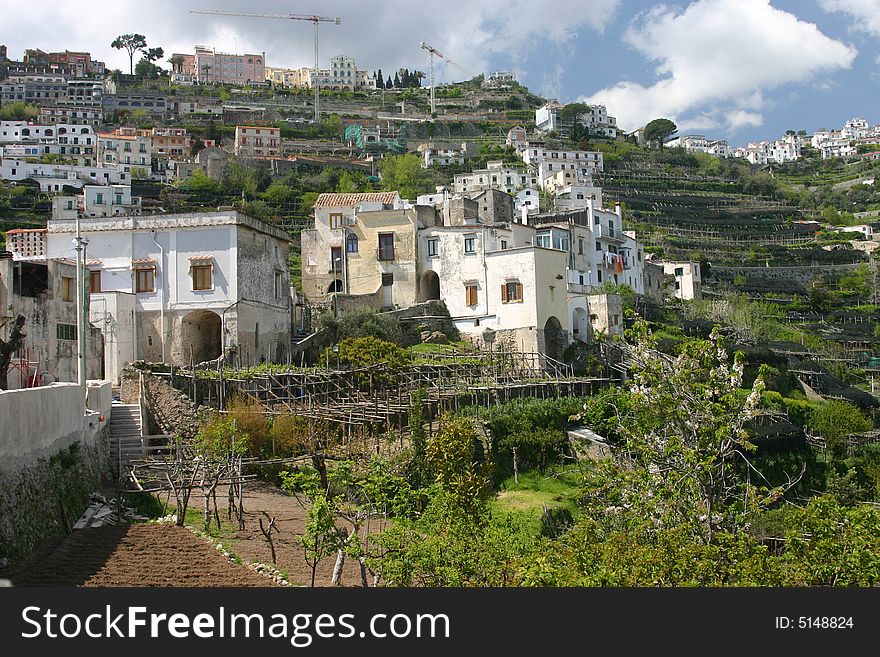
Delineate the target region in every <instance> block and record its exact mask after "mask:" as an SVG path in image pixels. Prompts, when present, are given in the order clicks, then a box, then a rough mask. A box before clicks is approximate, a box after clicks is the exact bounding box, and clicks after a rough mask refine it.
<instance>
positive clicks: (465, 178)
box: [453, 161, 538, 194]
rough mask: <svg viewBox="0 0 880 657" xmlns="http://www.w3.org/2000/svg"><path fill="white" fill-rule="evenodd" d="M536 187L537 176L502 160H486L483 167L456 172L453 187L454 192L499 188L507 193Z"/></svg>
mask: <svg viewBox="0 0 880 657" xmlns="http://www.w3.org/2000/svg"><path fill="white" fill-rule="evenodd" d="M537 187H538V176H537V175H535V174H534V173H532V172H530V171H522V170H520V169H517V168H515V167H512V166H508V165H505V164H504V163H503V162H500V161H499V162H494V161H493V162H487V163H486V168H485V169H477V170H475V171H473V172H471V173H462V174H457V175H456V176H455V178H454V183H453V188H454V190H455V192H456V193H459V194H460V193H463V192H472V191H482V190H484V189H501V190H503V191H505V192H507V193H508V194H516V192H517V191H518V190H520V189H525V188H530V189H536V188H537Z"/></svg>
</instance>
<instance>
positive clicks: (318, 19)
mask: <svg viewBox="0 0 880 657" xmlns="http://www.w3.org/2000/svg"><path fill="white" fill-rule="evenodd" d="M189 13H191V14H209V15H211V16H246V17H249V18H279V19H282V20H291V21H311V22H312V23H313V24H314V26H315V74H314V78H313V80H312V84H313V85H314V87H315V122H318V121H319V120H320V119H321V96H320V93H319V89H320V87H321V85H320V84H319V83H318V71H319V70H320V69H319V67H318V24H319V23H334V24H336V25H339V24H341V23H342V19H341V18H339V17H338V16H336V17H335V18H330V17H328V16H309V15H308V14H250V13H245V12H240V11H217V10H214V9H203V10H198V9H191V10H190V12H189Z"/></svg>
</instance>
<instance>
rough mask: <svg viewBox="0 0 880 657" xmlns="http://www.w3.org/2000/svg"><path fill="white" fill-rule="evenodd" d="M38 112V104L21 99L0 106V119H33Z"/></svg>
mask: <svg viewBox="0 0 880 657" xmlns="http://www.w3.org/2000/svg"><path fill="white" fill-rule="evenodd" d="M39 113H40V107H39V105H31V104H29V103H23V102H21V101H14V102H7V103H3V106H2V107H0V121H33V120H34V119H36V118H37V116H38V115H39Z"/></svg>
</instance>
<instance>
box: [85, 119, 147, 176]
mask: <svg viewBox="0 0 880 657" xmlns="http://www.w3.org/2000/svg"><path fill="white" fill-rule="evenodd" d="M152 158H153V140H152V137H151V135H150V131H149V130H138V129H137V128H126V127H123V128H117V129H116V131H114V132H99V133H98V159H99V161H100V162H101V163H102V164H104V165H105V166H106V165H113V164H116V165H119V166H121V167H122V168H123V170H124V171H127V172H130V171H131V169H132V167H139V168H141V169H145V170H146V173H149V172H150V170H151V169H152Z"/></svg>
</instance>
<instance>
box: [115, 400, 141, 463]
mask: <svg viewBox="0 0 880 657" xmlns="http://www.w3.org/2000/svg"><path fill="white" fill-rule="evenodd" d="M141 433H142V432H141V412H140V407H139V406H138V404H122V403H120V402H115V401H114V402H113V407H112V408H111V410H110V457H111V459H112V463H113V468H114V470H115V473H116V476H117V477H118V476H119V474H120V472H125V471H126V470H125V467H124V466H125V465H127V464H128V462H129V461H130V460H131V459H133V458H142V457H143V456H144V452H145V450H144V437H143V436H142V435H141Z"/></svg>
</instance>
